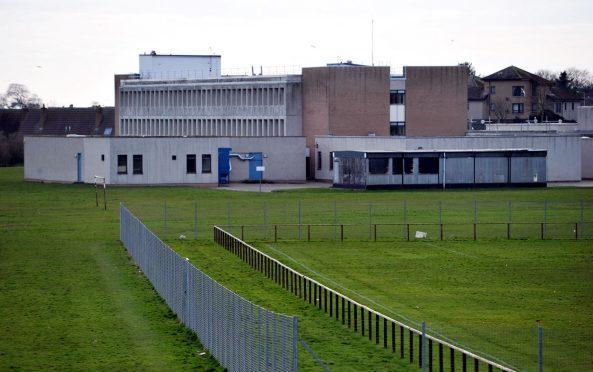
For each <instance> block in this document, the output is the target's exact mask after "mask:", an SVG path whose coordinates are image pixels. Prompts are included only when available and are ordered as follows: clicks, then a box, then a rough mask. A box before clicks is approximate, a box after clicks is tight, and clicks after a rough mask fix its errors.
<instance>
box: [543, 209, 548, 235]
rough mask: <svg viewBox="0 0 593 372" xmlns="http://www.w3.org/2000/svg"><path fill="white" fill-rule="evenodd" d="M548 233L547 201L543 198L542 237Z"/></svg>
mask: <svg viewBox="0 0 593 372" xmlns="http://www.w3.org/2000/svg"><path fill="white" fill-rule="evenodd" d="M547 235H548V201H547V200H544V237H546V236H547Z"/></svg>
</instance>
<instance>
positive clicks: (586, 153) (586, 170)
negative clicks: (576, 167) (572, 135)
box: [581, 138, 593, 180]
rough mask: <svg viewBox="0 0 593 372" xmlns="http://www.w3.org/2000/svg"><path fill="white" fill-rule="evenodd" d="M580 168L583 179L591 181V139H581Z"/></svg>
mask: <svg viewBox="0 0 593 372" xmlns="http://www.w3.org/2000/svg"><path fill="white" fill-rule="evenodd" d="M581 150H582V152H581V166H582V172H583V173H582V176H583V179H587V180H591V179H593V138H583V139H581Z"/></svg>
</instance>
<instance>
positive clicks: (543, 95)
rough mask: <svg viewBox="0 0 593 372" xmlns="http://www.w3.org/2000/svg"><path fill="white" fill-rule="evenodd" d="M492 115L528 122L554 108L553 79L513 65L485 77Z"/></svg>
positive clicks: (506, 120)
mask: <svg viewBox="0 0 593 372" xmlns="http://www.w3.org/2000/svg"><path fill="white" fill-rule="evenodd" d="M482 80H484V88H485V89H486V92H487V93H488V94H489V96H488V116H489V117H491V118H492V119H495V120H497V121H499V122H524V121H526V120H528V119H529V118H530V117H534V116H536V117H539V116H541V115H542V114H543V113H544V112H545V111H546V110H551V108H552V107H551V106H552V105H551V102H550V100H549V99H548V96H549V95H550V93H551V88H552V86H553V85H554V84H553V83H552V82H551V81H549V80H546V79H544V78H542V77H540V76H537V75H535V74H532V73H530V72H527V71H525V70H523V69H520V68H519V67H516V66H509V67H507V68H505V69H502V70H500V71H497V72H495V73H493V74H491V75H488V76H486V77H484V78H482Z"/></svg>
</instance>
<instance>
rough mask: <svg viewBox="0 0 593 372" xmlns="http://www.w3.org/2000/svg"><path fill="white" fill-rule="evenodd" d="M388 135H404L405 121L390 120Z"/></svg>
mask: <svg viewBox="0 0 593 372" xmlns="http://www.w3.org/2000/svg"><path fill="white" fill-rule="evenodd" d="M389 135H391V136H405V135H406V122H405V121H392V122H390V123H389Z"/></svg>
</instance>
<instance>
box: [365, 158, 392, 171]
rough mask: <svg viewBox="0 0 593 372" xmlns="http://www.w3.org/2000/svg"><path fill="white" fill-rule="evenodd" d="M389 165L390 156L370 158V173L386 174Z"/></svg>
mask: <svg viewBox="0 0 593 372" xmlns="http://www.w3.org/2000/svg"><path fill="white" fill-rule="evenodd" d="M388 165H389V159H388V158H370V159H369V173H370V174H385V173H387V167H388Z"/></svg>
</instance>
